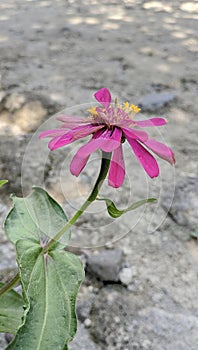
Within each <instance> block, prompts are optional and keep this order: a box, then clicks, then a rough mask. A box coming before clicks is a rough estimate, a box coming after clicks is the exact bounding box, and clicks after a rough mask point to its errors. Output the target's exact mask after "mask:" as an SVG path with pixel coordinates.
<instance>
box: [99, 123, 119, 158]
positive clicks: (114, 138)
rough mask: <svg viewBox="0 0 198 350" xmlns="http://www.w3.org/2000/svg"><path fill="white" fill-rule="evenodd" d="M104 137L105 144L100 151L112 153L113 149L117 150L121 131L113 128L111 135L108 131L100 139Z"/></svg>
mask: <svg viewBox="0 0 198 350" xmlns="http://www.w3.org/2000/svg"><path fill="white" fill-rule="evenodd" d="M102 137H104V138H105V139H106V142H104V144H103V145H102V146H101V149H102V150H103V151H104V152H112V151H113V150H114V149H116V148H118V147H119V146H120V144H121V138H122V130H121V129H118V128H115V129H114V131H113V133H112V131H111V130H108V133H107V134H106V135H105V136H103V135H101V136H100V138H102Z"/></svg>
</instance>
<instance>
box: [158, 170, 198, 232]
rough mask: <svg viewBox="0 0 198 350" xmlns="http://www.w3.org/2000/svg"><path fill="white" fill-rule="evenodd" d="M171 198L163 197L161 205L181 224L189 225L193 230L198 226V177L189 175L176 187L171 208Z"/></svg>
mask: <svg viewBox="0 0 198 350" xmlns="http://www.w3.org/2000/svg"><path fill="white" fill-rule="evenodd" d="M168 203H170V198H169V197H168V196H167V197H164V198H162V201H161V205H162V207H163V208H164V209H165V210H167V211H168V212H169V214H170V216H171V217H172V218H173V220H174V221H176V222H177V223H178V224H179V225H182V226H183V225H184V226H189V227H190V228H191V229H192V230H194V229H197V227H198V177H187V178H185V179H183V180H181V181H180V182H178V184H177V185H176V187H175V195H174V199H173V203H172V206H171V208H170V209H169V204H168Z"/></svg>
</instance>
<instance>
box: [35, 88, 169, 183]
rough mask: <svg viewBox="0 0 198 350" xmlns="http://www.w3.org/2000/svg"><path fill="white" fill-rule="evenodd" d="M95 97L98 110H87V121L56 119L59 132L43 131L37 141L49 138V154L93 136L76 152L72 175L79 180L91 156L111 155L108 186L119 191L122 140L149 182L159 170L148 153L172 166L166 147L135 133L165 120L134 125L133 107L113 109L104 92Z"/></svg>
mask: <svg viewBox="0 0 198 350" xmlns="http://www.w3.org/2000/svg"><path fill="white" fill-rule="evenodd" d="M94 96H95V98H96V100H97V101H98V102H99V103H100V105H101V106H100V107H92V108H91V109H89V110H88V112H89V113H90V115H89V117H87V118H81V117H75V116H71V115H63V116H58V117H57V119H58V120H59V121H61V122H63V125H62V128H61V129H57V130H48V131H44V132H43V133H41V134H40V138H42V137H51V138H52V139H51V141H50V142H49V144H48V146H49V148H50V150H55V149H57V148H60V147H63V146H65V145H68V144H69V143H71V142H74V141H76V140H78V139H81V138H83V137H86V136H88V135H92V138H91V139H90V140H89V141H88V142H87V143H86V144H85V145H83V146H82V147H80V148H79V150H78V151H77V153H76V154H75V156H74V157H73V159H72V162H71V165H70V171H71V173H72V174H73V175H76V176H78V175H79V174H80V173H81V171H82V170H83V168H84V167H85V165H86V164H87V161H88V159H89V157H90V155H91V153H93V152H94V151H96V150H97V149H101V150H102V151H104V152H110V153H113V155H112V159H111V164H110V169H109V174H108V182H109V185H111V186H113V187H116V188H118V187H120V186H121V185H122V183H123V181H124V178H125V165H124V156H123V149H122V144H123V142H124V141H125V140H127V141H128V143H129V144H130V146H131V148H132V150H133V152H134V154H135V156H136V157H137V159H138V161H139V162H140V164H141V165H142V166H143V168H144V169H145V171H146V172H147V174H148V175H149V176H150V177H151V178H154V177H156V176H158V175H159V167H158V164H157V161H156V160H155V158H154V157H153V155H152V154H151V153H150V152H149V151H150V150H151V151H152V152H153V153H155V154H156V155H157V156H159V157H160V158H162V159H164V160H166V161H168V162H169V163H170V164H174V163H175V158H174V154H173V152H172V150H171V149H170V148H169V147H167V146H166V145H164V144H162V143H160V142H158V141H155V140H152V139H150V138H149V136H148V134H147V133H146V132H145V131H142V130H138V129H137V128H143V127H149V126H162V125H165V124H166V120H165V119H163V118H151V119H148V120H142V121H135V120H134V117H135V115H136V113H138V112H139V111H140V108H139V107H137V106H135V105H133V104H132V105H130V104H129V103H128V102H125V103H123V104H122V105H118V101H117V99H115V103H114V104H113V105H112V104H111V94H110V92H109V90H108V89H107V88H102V89H100V90H99V91H97V92H96V93H95V94H94Z"/></svg>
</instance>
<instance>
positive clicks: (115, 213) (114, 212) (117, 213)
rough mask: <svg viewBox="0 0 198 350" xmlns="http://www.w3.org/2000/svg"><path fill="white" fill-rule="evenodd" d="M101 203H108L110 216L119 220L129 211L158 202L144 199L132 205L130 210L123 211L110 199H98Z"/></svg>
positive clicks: (153, 199)
mask: <svg viewBox="0 0 198 350" xmlns="http://www.w3.org/2000/svg"><path fill="white" fill-rule="evenodd" d="M97 199H98V200H100V201H105V202H106V206H107V210H108V213H109V215H110V216H112V217H113V218H119V217H120V216H121V215H123V214H125V213H127V212H128V211H131V210H134V209H137V208H138V207H140V206H141V205H144V204H146V203H154V202H156V201H157V199H156V198H148V199H142V200H140V201H138V202H135V203H133V204H131V205H130V206H129V207H128V208H126V209H122V210H119V209H118V208H116V206H115V204H114V203H113V202H112V200H110V199H108V198H97Z"/></svg>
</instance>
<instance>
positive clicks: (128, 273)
mask: <svg viewBox="0 0 198 350" xmlns="http://www.w3.org/2000/svg"><path fill="white" fill-rule="evenodd" d="M132 279H133V272H132V269H131V268H130V267H124V268H123V269H122V270H121V271H120V273H119V280H120V282H121V283H122V284H124V285H125V286H128V285H129V284H130V283H131V282H132Z"/></svg>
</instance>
